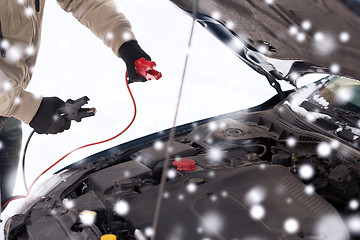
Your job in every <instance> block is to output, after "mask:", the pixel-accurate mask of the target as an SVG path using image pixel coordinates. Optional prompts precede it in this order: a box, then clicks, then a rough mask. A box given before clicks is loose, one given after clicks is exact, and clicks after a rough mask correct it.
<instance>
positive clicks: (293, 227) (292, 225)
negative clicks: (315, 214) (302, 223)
mask: <svg viewBox="0 0 360 240" xmlns="http://www.w3.org/2000/svg"><path fill="white" fill-rule="evenodd" d="M283 227H284V229H285V231H286V232H287V233H289V234H294V233H296V232H297V231H298V230H299V221H298V220H296V219H295V218H288V219H286V220H285V222H284V225H283Z"/></svg>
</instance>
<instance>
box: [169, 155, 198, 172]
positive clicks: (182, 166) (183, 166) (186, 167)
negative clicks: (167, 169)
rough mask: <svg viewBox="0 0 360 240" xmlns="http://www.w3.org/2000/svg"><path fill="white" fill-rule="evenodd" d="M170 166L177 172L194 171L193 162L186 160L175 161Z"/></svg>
mask: <svg viewBox="0 0 360 240" xmlns="http://www.w3.org/2000/svg"><path fill="white" fill-rule="evenodd" d="M172 165H173V166H174V167H176V168H177V170H179V171H194V170H195V169H196V165H195V161H194V160H192V159H187V158H182V159H180V160H178V161H176V160H175V161H173V162H172Z"/></svg>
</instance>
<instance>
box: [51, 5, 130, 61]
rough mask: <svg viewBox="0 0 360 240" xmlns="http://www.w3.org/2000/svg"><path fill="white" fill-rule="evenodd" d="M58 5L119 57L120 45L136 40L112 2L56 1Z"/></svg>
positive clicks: (123, 17) (122, 15) (127, 23)
mask: <svg viewBox="0 0 360 240" xmlns="http://www.w3.org/2000/svg"><path fill="white" fill-rule="evenodd" d="M57 1H58V3H59V5H60V6H61V7H62V8H63V9H64V10H65V11H67V12H71V13H72V15H73V16H74V17H75V18H76V19H77V20H78V21H79V22H80V23H82V24H83V25H85V26H86V27H87V28H89V29H90V30H91V31H92V32H93V33H94V34H95V35H96V36H97V37H99V38H100V39H102V40H103V41H104V43H105V44H106V45H107V46H109V47H111V49H112V50H113V52H114V53H115V54H116V56H119V52H118V51H119V49H120V47H121V45H122V44H123V43H125V42H127V41H130V40H136V39H135V36H134V33H133V32H132V30H131V25H130V22H129V21H128V20H127V19H126V18H125V15H124V14H123V13H121V12H120V11H119V9H118V7H117V6H116V3H115V2H114V1H113V0H57Z"/></svg>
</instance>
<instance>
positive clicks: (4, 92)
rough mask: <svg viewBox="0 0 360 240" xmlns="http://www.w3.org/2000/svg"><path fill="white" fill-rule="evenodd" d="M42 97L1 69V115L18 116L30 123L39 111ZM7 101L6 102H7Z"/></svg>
mask: <svg viewBox="0 0 360 240" xmlns="http://www.w3.org/2000/svg"><path fill="white" fill-rule="evenodd" d="M41 100H42V97H40V96H36V95H34V94H32V93H30V92H28V91H25V89H24V88H23V87H22V86H21V85H20V84H18V83H17V82H16V81H14V80H13V79H11V78H9V77H7V76H6V75H5V73H4V72H3V71H1V69H0V103H3V104H0V116H5V117H10V116H13V117H16V118H17V119H20V120H21V121H23V122H24V123H29V122H30V121H31V120H32V118H33V117H34V115H35V113H36V112H37V110H38V108H39V106H40V103H41ZM5 103H6V104H5Z"/></svg>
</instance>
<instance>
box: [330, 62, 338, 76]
mask: <svg viewBox="0 0 360 240" xmlns="http://www.w3.org/2000/svg"><path fill="white" fill-rule="evenodd" d="M330 72H331V73H332V74H338V73H339V72H340V66H339V64H336V63H333V64H331V65H330Z"/></svg>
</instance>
